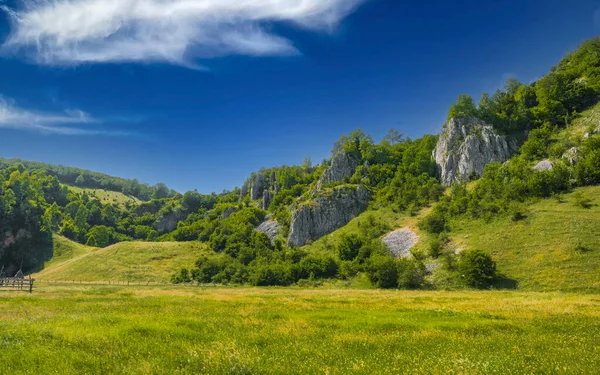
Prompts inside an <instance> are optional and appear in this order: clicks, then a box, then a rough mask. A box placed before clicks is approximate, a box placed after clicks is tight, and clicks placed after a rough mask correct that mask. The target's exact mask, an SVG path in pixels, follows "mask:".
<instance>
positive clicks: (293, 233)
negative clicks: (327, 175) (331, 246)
mask: <svg viewBox="0 0 600 375" xmlns="http://www.w3.org/2000/svg"><path fill="white" fill-rule="evenodd" d="M369 198H370V197H369V192H368V191H367V190H366V189H365V188H364V187H348V186H340V187H336V188H334V189H332V191H329V192H327V193H323V192H320V193H319V194H318V195H317V196H316V197H315V198H314V199H313V200H311V201H309V202H306V203H304V204H303V205H301V206H300V207H299V208H298V209H297V210H296V211H295V212H294V214H293V215H292V221H291V225H290V235H289V238H288V245H289V246H304V245H306V242H307V241H308V240H313V241H314V240H317V239H319V238H320V237H322V236H324V235H326V234H329V233H331V232H333V231H334V230H336V229H338V228H340V227H342V226H344V225H346V224H347V223H348V222H349V221H350V220H352V219H353V218H354V217H356V216H357V215H358V214H359V213H361V212H362V211H364V210H365V209H366V208H367V205H368V203H369Z"/></svg>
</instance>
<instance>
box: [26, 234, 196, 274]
mask: <svg viewBox="0 0 600 375" xmlns="http://www.w3.org/2000/svg"><path fill="white" fill-rule="evenodd" d="M55 239H57V241H56V242H55V243H56V244H57V246H58V248H55V257H54V258H53V259H52V260H51V261H50V262H48V263H47V264H46V268H45V269H44V270H42V271H41V272H39V273H38V274H36V275H34V276H35V277H36V278H38V279H40V280H42V281H44V280H49V281H66V280H78V281H79V280H80V281H144V282H145V281H152V282H168V281H169V279H170V277H171V275H172V274H173V273H174V272H175V271H176V270H178V269H181V268H182V267H189V266H190V265H191V264H193V263H194V262H195V260H196V259H197V258H198V256H199V254H200V253H201V252H202V251H204V250H205V249H206V247H205V245H203V244H200V243H198V242H188V243H181V242H179V243H177V242H154V243H150V242H122V243H118V244H116V245H113V246H110V247H107V248H104V249H94V248H89V247H86V246H82V245H79V244H76V243H74V242H71V241H69V240H67V239H64V238H62V237H60V236H55Z"/></svg>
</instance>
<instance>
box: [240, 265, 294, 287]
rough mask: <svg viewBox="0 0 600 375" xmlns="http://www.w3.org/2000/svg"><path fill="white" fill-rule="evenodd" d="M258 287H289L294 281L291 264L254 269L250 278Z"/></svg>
mask: <svg viewBox="0 0 600 375" xmlns="http://www.w3.org/2000/svg"><path fill="white" fill-rule="evenodd" d="M249 280H250V282H251V283H252V285H256V286H274V285H281V286H288V285H290V284H292V283H293V282H294V281H296V280H294V278H293V273H292V267H291V265H289V264H283V263H274V264H263V265H259V266H256V267H253V268H252V270H251V272H250V277H249Z"/></svg>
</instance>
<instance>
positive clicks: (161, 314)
mask: <svg viewBox="0 0 600 375" xmlns="http://www.w3.org/2000/svg"><path fill="white" fill-rule="evenodd" d="M0 363H1V364H2V365H1V367H0V368H1V369H2V370H1V372H2V373H5V374H51V373H52V374H62V375H68V374H448V373H450V374H502V375H504V374H594V373H597V370H598V368H600V299H599V298H598V297H597V296H592V295H587V296H578V295H570V294H540V293H518V292H396V291H377V290H374V291H353V290H344V291H339V290H326V289H322V290H299V289H258V288H256V289H255V288H239V289H228V288H197V287H190V286H187V287H170V288H146V287H132V288H126V287H98V286H94V287H67V286H65V287H56V286H54V287H43V288H41V289H38V290H36V291H35V292H34V293H33V294H32V295H25V294H20V293H2V294H0Z"/></svg>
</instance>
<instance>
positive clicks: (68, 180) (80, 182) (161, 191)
mask: <svg viewBox="0 0 600 375" xmlns="http://www.w3.org/2000/svg"><path fill="white" fill-rule="evenodd" d="M15 165H22V166H24V167H25V168H27V169H28V170H29V171H31V172H36V171H44V172H45V173H47V174H48V175H50V176H55V177H56V178H58V180H59V181H60V182H61V183H63V184H66V185H70V186H77V187H80V188H88V189H103V190H108V191H114V192H119V193H123V194H125V195H129V196H133V197H136V198H138V199H140V200H142V201H149V200H150V199H153V198H158V199H160V198H168V197H172V196H174V195H175V194H176V192H175V191H173V190H170V189H169V188H168V187H167V186H166V185H165V184H164V183H158V184H156V185H154V186H150V185H148V184H144V183H140V182H139V181H138V180H136V179H133V180H126V179H124V178H119V177H113V176H109V175H106V174H103V173H98V172H92V171H88V170H85V169H80V168H74V167H65V166H62V165H53V164H46V163H40V162H35V161H27V160H20V159H2V158H0V169H5V168H8V167H10V166H15Z"/></svg>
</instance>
